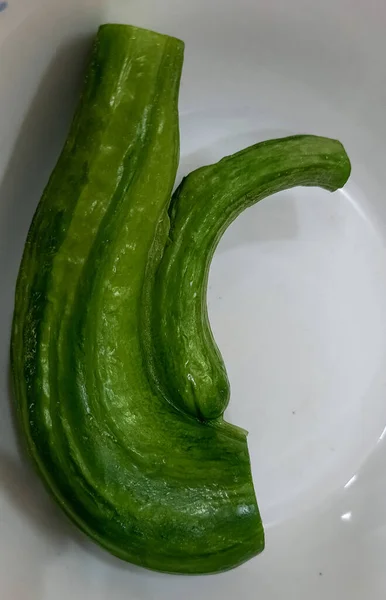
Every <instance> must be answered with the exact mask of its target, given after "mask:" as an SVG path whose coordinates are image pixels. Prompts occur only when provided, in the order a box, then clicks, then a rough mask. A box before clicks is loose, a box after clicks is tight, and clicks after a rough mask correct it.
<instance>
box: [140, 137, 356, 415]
mask: <svg viewBox="0 0 386 600" xmlns="http://www.w3.org/2000/svg"><path fill="white" fill-rule="evenodd" d="M350 172H351V165H350V161H349V159H348V157H347V154H346V152H345V150H344V148H343V146H342V144H341V143H340V142H338V141H336V140H331V139H329V138H322V137H317V136H307V135H299V136H292V137H288V138H282V139H277V140H269V141H267V142H262V143H259V144H256V145H253V146H250V147H249V148H246V149H244V150H242V151H240V152H237V153H236V154H234V155H232V156H228V157H225V158H223V159H222V160H221V161H220V162H218V163H216V164H214V165H209V166H206V167H202V168H200V169H197V170H196V171H194V172H192V173H190V175H188V177H186V178H185V179H184V180H183V181H182V183H181V184H180V186H179V187H178V189H177V190H176V192H175V193H174V195H173V199H172V202H171V205H170V208H169V215H170V232H169V243H168V244H167V247H166V249H165V253H164V256H163V259H162V263H161V265H160V268H159V269H158V271H157V277H156V283H155V291H154V294H155V296H156V297H157V302H155V303H154V314H153V341H154V344H153V348H155V349H156V352H155V353H154V355H153V357H152V362H151V370H152V374H153V376H154V378H156V379H157V381H158V385H159V387H160V388H161V389H163V393H164V395H165V396H166V397H168V398H169V399H170V401H171V402H173V403H174V404H175V405H176V406H178V407H179V408H180V409H181V410H183V411H185V412H188V413H190V414H192V415H194V416H196V417H197V418H199V419H202V420H207V419H217V418H221V417H222V415H223V413H224V410H225V408H226V406H227V404H228V401H229V395H230V392H229V383H228V378H227V374H226V370H225V366H224V363H223V361H222V358H221V355H220V353H219V350H218V348H217V346H216V343H215V341H214V339H213V335H212V332H211V329H210V324H209V320H208V312H207V305H206V293H207V283H208V274H209V267H210V263H211V260H212V256H213V253H214V251H215V248H216V246H217V244H218V242H219V240H220V238H221V236H222V234H223V233H224V231H225V230H226V228H227V227H228V226H229V225H230V224H231V223H232V221H233V220H234V219H235V218H236V217H237V216H238V215H239V214H240V213H241V212H242V211H243V210H245V209H246V208H248V207H249V206H252V205H253V204H255V203H256V202H258V201H259V200H262V199H263V198H266V197H267V196H269V195H271V194H274V193H276V192H279V191H282V190H285V189H289V188H291V187H294V186H298V185H299V186H320V187H322V188H325V189H326V190H328V191H331V192H333V191H335V190H337V189H338V188H340V187H343V186H344V185H345V183H346V181H347V179H348V178H349V176H350ZM165 306H167V307H168V309H167V310H163V307H165ZM170 348H173V352H170Z"/></svg>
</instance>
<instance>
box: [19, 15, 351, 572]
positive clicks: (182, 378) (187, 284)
mask: <svg viewBox="0 0 386 600" xmlns="http://www.w3.org/2000/svg"><path fill="white" fill-rule="evenodd" d="M182 61H183V44H182V42H180V41H179V40H176V39H174V38H170V37H167V36H162V35H159V34H156V33H153V32H149V31H146V30H142V29H138V28H135V27H130V26H119V25H106V26H102V27H101V28H100V30H99V32H98V35H97V38H96V42H95V44H94V48H93V53H92V57H91V61H90V65H89V67H88V70H87V73H86V81H85V87H84V91H83V94H82V98H81V101H80V105H79V108H78V110H77V113H76V115H75V118H74V121H73V124H72V127H71V130H70V133H69V136H68V139H67V142H66V144H65V147H64V149H63V152H62V154H61V156H60V158H59V161H58V164H57V166H56V168H55V170H54V172H53V174H52V176H51V178H50V181H49V183H48V186H47V188H46V190H45V192H44V194H43V197H42V199H41V202H40V204H39V206H38V209H37V211H36V214H35V217H34V219H33V222H32V225H31V228H30V231H29V234H28V239H27V243H26V247H25V251H24V255H23V259H22V264H21V267H20V273H19V278H18V282H17V288H16V301H15V312H14V321H13V330H12V343H11V360H12V368H13V379H14V386H15V393H16V402H17V411H18V419H19V422H20V426H21V429H22V431H23V434H24V437H25V440H26V442H27V446H28V450H29V453H30V455H31V457H32V459H33V461H34V463H35V465H36V467H37V470H38V472H39V474H40V476H41V477H42V479H43V480H44V482H45V484H46V485H47V487H48V489H49V490H50V492H51V493H52V494H53V496H54V498H55V499H56V501H57V502H58V503H59V505H60V506H61V508H62V509H63V510H64V511H65V513H66V514H67V515H68V516H69V517H70V518H71V519H72V520H73V521H74V523H76V525H77V526H78V527H79V528H80V529H82V530H83V531H84V532H85V533H86V534H87V535H89V536H90V537H91V538H93V539H94V540H95V541H96V542H97V543H99V544H100V545H101V546H103V547H104V548H106V549H107V550H109V551H110V552H111V553H112V554H115V555H116V556H118V557H120V558H122V559H124V560H127V561H130V562H132V563H135V564H138V565H142V566H144V567H147V568H150V569H155V570H160V571H165V572H172V573H215V572H219V571H223V570H226V569H229V568H232V567H234V566H236V565H238V564H240V563H242V562H244V561H246V560H248V559H249V558H251V557H252V556H254V555H256V554H258V553H259V552H261V550H262V549H263V547H264V533H263V528H262V523H261V519H260V515H259V510H258V507H257V503H256V498H255V493H254V489H253V483H252V478H251V471H250V462H249V454H248V448H247V443H246V433H245V432H244V431H243V430H240V429H238V428H237V427H234V426H232V425H229V424H227V423H225V422H224V421H223V418H222V413H223V410H224V408H225V405H226V403H227V400H228V387H227V380H226V374H225V369H224V367H223V364H222V361H221V359H220V356H219V354H218V351H217V349H216V347H215V345H214V342H213V340H212V336H211V333H210V329H209V325H208V322H207V316H206V308H205V289H206V280H207V273H208V268H209V262H210V258H211V255H212V253H213V250H214V248H215V245H216V243H217V241H218V239H219V237H220V235H221V234H222V232H223V230H224V229H225V227H226V226H227V225H228V224H229V222H230V221H231V220H232V219H233V218H234V217H235V216H236V215H237V214H238V213H239V212H240V211H241V210H242V209H243V208H245V207H246V206H248V205H250V204H252V203H253V202H255V201H257V200H258V199H260V198H261V197H263V196H264V195H268V194H269V193H272V192H274V191H277V190H279V189H284V188H285V187H291V186H292V185H298V184H301V185H321V186H323V187H326V188H327V189H331V190H333V189H336V188H337V187H340V186H341V185H343V184H344V183H345V180H346V179H347V177H348V174H349V163H348V159H347V157H346V155H345V152H344V150H343V148H342V147H341V146H340V145H339V143H338V142H334V141H331V140H324V139H321V138H312V137H303V138H291V139H287V140H278V141H275V142H269V143H266V144H260V145H257V146H254V147H252V148H250V149H247V150H245V151H243V152H240V153H238V154H236V155H234V156H233V157H229V158H227V159H224V160H223V161H221V162H220V163H218V164H217V165H213V166H210V167H204V168H203V169H200V170H198V171H196V172H194V173H192V174H191V175H190V176H189V177H188V178H187V179H185V180H184V182H183V183H182V184H181V186H180V188H179V189H178V190H177V192H176V193H175V195H174V197H173V200H172V204H171V206H170V209H169V212H168V208H169V202H170V194H171V190H172V187H173V183H174V178H175V174H176V170H177V163H178V149H179V134H178V114H177V103H178V89H179V80H180V74H181V69H182ZM169 220H170V221H171V227H170V222H169ZM191 282H192V283H191ZM197 298H200V302H198V300H197ZM199 311H201V320H200V312H199ZM203 317H204V319H203ZM187 336H193V337H191V339H190V345H189V344H187V343H186V339H187ZM190 356H192V362H191V364H189V360H190ZM186 361H188V366H187V365H186ZM201 369H204V371H201ZM202 373H205V374H209V375H208V377H206V376H202ZM191 377H193V379H194V384H195V385H194V386H191V385H190V384H191V383H192V379H191ZM200 390H201V391H202V393H203V394H204V395H205V397H198V395H197V394H198V391H200ZM217 392H218V398H217V396H216V393H217ZM213 417H216V418H213Z"/></svg>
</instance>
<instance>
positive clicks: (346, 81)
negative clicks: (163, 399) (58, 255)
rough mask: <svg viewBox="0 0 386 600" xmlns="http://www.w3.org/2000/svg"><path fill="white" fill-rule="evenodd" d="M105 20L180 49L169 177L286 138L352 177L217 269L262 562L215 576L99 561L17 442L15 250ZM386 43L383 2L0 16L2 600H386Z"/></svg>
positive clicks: (242, 224)
mask: <svg viewBox="0 0 386 600" xmlns="http://www.w3.org/2000/svg"><path fill="white" fill-rule="evenodd" d="M2 5H3V3H0V10H1V8H4V6H2ZM113 20H114V21H121V22H127V23H133V24H136V25H141V26H145V27H150V28H154V29H157V30H159V31H161V32H164V33H171V34H174V35H177V36H179V37H181V38H182V39H184V40H185V41H186V61H185V68H184V74H183V84H182V90H181V101H180V109H181V168H180V174H179V177H181V175H182V174H184V173H187V172H188V171H190V170H191V169H192V168H194V167H196V166H199V165H201V164H204V163H207V162H211V161H214V160H216V159H218V158H220V157H221V156H222V155H224V154H225V153H230V152H232V151H234V150H237V149H239V148H241V147H243V146H246V145H248V144H250V143H253V142H256V141H259V140H262V139H266V138H269V137H274V136H280V135H285V134H290V133H316V134H321V135H327V136H332V137H337V138H339V139H340V140H341V141H342V142H343V143H344V144H345V146H346V148H347V151H348V153H349V155H350V157H351V159H352V165H353V172H352V177H351V180H350V182H349V184H348V186H347V187H346V188H345V190H344V191H342V192H340V193H337V194H334V195H329V194H328V193H327V192H322V191H320V190H313V189H307V190H298V189H296V190H292V191H290V192H288V193H283V194H279V195H277V196H275V197H273V198H270V199H268V200H266V201H264V202H262V203H261V204H260V205H258V206H256V207H254V208H252V209H250V210H248V211H247V212H246V213H244V214H243V215H242V216H241V217H240V218H239V219H238V220H237V221H236V222H235V223H234V225H233V226H232V227H231V228H230V230H229V231H228V232H227V233H226V235H225V237H224V238H223V240H222V242H221V244H220V246H219V248H218V251H217V253H216V255H215V258H214V262H213V266H212V270H211V275H210V289H209V308H210V317H211V322H212V326H213V329H214V332H215V336H216V339H217V341H218V343H219V346H220V348H221V350H222V352H223V355H224V358H225V361H226V364H227V366H228V371H229V375H230V379H231V384H232V400H231V405H230V408H229V411H228V412H229V414H228V417H229V419H231V420H232V421H233V422H235V423H237V424H239V425H241V426H244V427H245V428H247V429H248V430H249V431H250V437H249V443H250V449H251V455H252V461H253V472H254V479H255V485H256V490H257V494H258V498H259V501H260V507H261V511H262V515H263V518H264V521H265V523H266V529H267V531H266V537H267V548H266V551H265V552H264V554H263V555H261V556H260V557H258V558H256V559H255V560H253V561H251V562H249V563H248V564H245V565H244V566H242V567H240V568H238V569H236V570H234V571H232V572H229V573H226V574H224V575H219V576H207V577H196V578H191V577H185V578H184V577H176V576H166V575H160V574H157V573H150V572H146V571H144V570H141V569H139V568H135V567H131V566H130V565H126V564H125V563H123V562H120V561H118V560H116V559H114V558H112V557H110V556H109V555H108V554H106V553H105V552H103V551H102V550H99V549H98V548H97V547H96V546H94V545H93V544H92V543H91V542H89V541H88V540H87V539H86V538H84V537H83V536H82V535H81V534H80V533H78V532H77V531H76V530H75V529H74V527H73V526H72V525H70V524H69V523H68V522H67V520H66V519H65V518H64V517H63V516H62V514H61V513H60V512H59V510H58V509H57V508H56V506H54V505H53V504H52V502H51V500H50V498H49V497H48V496H47V495H46V492H45V491H44V490H43V489H42V486H41V484H40V482H39V481H38V479H37V478H36V476H35V474H34V473H33V472H32V470H31V468H30V466H29V464H28V463H27V462H26V461H25V459H24V458H23V457H22V456H21V453H20V451H19V449H18V445H17V442H16V436H15V432H14V425H13V421H12V416H11V409H10V394H9V375H8V371H9V363H8V344H9V332H10V322H11V315H12V304H13V293H14V284H15V278H16V274H17V269H18V265H19V261H20V257H21V252H22V248H23V243H24V240H25V236H26V233H27V229H28V226H29V223H30V220H31V217H32V214H33V212H34V209H35V207H36V204H37V202H38V199H39V196H40V194H41V191H42V188H43V186H44V184H45V182H46V180H47V178H48V175H49V173H50V171H51V169H52V167H53V165H54V163H55V160H56V157H57V155H58V152H59V150H60V147H61V145H62V143H63V140H64V138H65V134H66V130H67V127H68V124H69V120H70V117H71V114H72V111H73V108H74V105H75V102H76V98H77V94H78V91H79V85H80V78H81V72H82V69H83V66H84V59H85V56H86V53H87V50H88V48H89V45H90V39H91V35H92V34H93V33H94V32H95V30H96V28H97V26H98V25H99V24H100V23H102V22H106V21H113ZM385 23H386V4H385V3H383V2H381V1H380V0H323V2H320V1H319V0H237V1H236V0H194V1H193V0H192V1H186V0H110V1H109V0H66V1H65V0H50V2H44V1H42V0H8V7H6V8H5V10H2V11H1V12H0V274H1V279H0V334H1V345H0V599H1V600H27V599H28V600H67V599H68V598H82V599H83V600H91V599H92V600H105V599H106V600H107V599H109V600H123V599H125V600H155V599H156V600H180V599H181V598H184V600H193V599H194V600H195V599H196V598H200V599H202V600H207V599H209V598H213V599H214V600H220V599H221V600H234V599H235V598H242V599H245V600H255V599H260V600H278V599H281V598H283V599H286V600H310V599H312V600H322V599H323V600H324V599H326V598H328V599H329V600H335V599H336V600H338V599H339V600H342V599H343V600H346V599H350V600H378V599H384V598H385V597H386V569H385V568H384V565H385V561H386V503H385V501H384V499H385V496H386V468H385V467H386V252H385V241H386V201H385V199H384V187H385V186H384V181H385V177H386V172H385V159H386V119H385V100H386V77H385V73H386V67H385V65H384V62H385V61H384V57H385V54H386V38H385V34H384V30H385ZM383 437H385V440H383Z"/></svg>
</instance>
